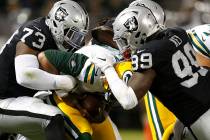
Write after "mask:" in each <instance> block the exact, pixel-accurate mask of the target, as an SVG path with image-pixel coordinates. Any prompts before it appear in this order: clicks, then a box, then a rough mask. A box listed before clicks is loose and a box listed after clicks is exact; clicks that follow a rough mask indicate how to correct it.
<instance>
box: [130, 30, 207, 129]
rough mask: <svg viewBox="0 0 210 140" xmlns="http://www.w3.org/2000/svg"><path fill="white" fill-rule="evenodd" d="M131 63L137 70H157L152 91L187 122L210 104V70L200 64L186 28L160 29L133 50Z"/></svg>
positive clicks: (191, 121)
mask: <svg viewBox="0 0 210 140" xmlns="http://www.w3.org/2000/svg"><path fill="white" fill-rule="evenodd" d="M132 66H133V70H134V72H144V71H146V70H148V69H153V70H154V71H155V72H156V77H155V79H154V81H153V83H152V86H151V88H150V92H151V93H152V94H153V95H155V96H156V97H157V98H158V99H159V100H160V101H161V102H162V103H163V104H164V105H165V106H166V107H167V108H168V109H169V110H170V111H172V112H173V113H174V114H175V115H176V116H177V118H178V119H179V120H181V121H182V122H183V123H185V125H189V124H191V123H193V122H194V121H195V120H197V118H198V117H199V116H200V115H201V114H203V113H204V112H205V111H206V110H207V109H208V108H209V104H210V97H209V96H207V94H210V87H209V83H210V74H209V72H208V70H206V69H204V68H202V67H200V66H198V64H197V61H196V59H195V52H194V50H193V48H192V46H191V45H190V43H189V38H188V36H187V33H186V32H185V30H183V29H180V28H173V29H170V28H168V29H166V30H164V31H162V32H160V33H158V35H157V36H156V39H154V40H152V41H148V42H147V43H145V45H144V46H142V47H141V48H139V49H137V50H136V51H135V52H134V54H133V55H132ZM201 89H202V91H201Z"/></svg>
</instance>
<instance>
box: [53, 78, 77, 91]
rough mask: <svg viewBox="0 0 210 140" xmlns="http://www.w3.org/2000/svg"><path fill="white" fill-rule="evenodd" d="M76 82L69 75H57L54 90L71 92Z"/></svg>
mask: <svg viewBox="0 0 210 140" xmlns="http://www.w3.org/2000/svg"><path fill="white" fill-rule="evenodd" d="M76 84H77V81H76V79H75V78H74V77H72V76H70V75H59V76H57V77H56V82H55V87H56V89H62V90H64V91H67V92H68V91H71V90H72V89H74V88H75V86H76Z"/></svg>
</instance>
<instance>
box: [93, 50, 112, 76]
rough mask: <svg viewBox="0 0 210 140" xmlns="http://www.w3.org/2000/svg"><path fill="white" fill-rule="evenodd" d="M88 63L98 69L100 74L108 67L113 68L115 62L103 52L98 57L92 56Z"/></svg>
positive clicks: (110, 55)
mask: <svg viewBox="0 0 210 140" xmlns="http://www.w3.org/2000/svg"><path fill="white" fill-rule="evenodd" d="M90 61H91V62H92V63H94V64H95V65H96V66H97V67H99V68H100V69H101V71H102V72H104V71H105V70H106V69H107V68H109V67H113V64H114V63H115V62H116V60H115V58H114V56H113V55H112V54H111V53H110V52H108V51H105V52H103V53H101V54H100V55H95V56H92V58H90Z"/></svg>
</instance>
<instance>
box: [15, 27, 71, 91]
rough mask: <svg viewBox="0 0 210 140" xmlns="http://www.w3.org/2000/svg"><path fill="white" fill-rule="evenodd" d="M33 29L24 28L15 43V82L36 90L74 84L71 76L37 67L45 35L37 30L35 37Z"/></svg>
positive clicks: (64, 87) (62, 87)
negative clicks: (37, 34) (52, 72)
mask: <svg viewBox="0 0 210 140" xmlns="http://www.w3.org/2000/svg"><path fill="white" fill-rule="evenodd" d="M36 33H38V31H36V30H35V29H30V28H24V29H23V30H22V32H21V33H20V35H21V36H22V38H21V39H20V41H19V42H18V43H17V45H16V57H15V72H16V80H17V82H18V83H19V84H20V85H22V86H24V87H27V88H31V89H36V90H50V89H64V90H68V91H69V90H71V89H72V88H73V87H74V86H75V81H74V79H73V78H72V77H69V76H66V75H55V74H50V73H48V72H45V71H43V70H41V69H39V62H38V59H37V54H38V53H39V52H40V50H41V49H42V47H43V46H44V41H45V39H46V38H45V36H44V34H42V33H40V32H39V35H40V34H41V35H40V36H38V37H39V38H38V39H37V36H36Z"/></svg>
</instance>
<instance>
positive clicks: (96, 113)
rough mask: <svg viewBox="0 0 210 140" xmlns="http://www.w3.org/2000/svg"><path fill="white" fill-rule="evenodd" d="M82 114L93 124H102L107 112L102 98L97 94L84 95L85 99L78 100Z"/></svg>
mask: <svg viewBox="0 0 210 140" xmlns="http://www.w3.org/2000/svg"><path fill="white" fill-rule="evenodd" d="M80 104H81V107H82V109H83V110H82V112H83V115H84V117H86V118H87V119H88V120H89V121H91V122H94V123H100V122H103V121H104V120H105V118H106V115H107V112H106V111H105V108H106V101H105V99H104V96H102V95H98V94H95V93H94V94H86V95H85V97H84V98H83V99H82V100H80Z"/></svg>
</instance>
